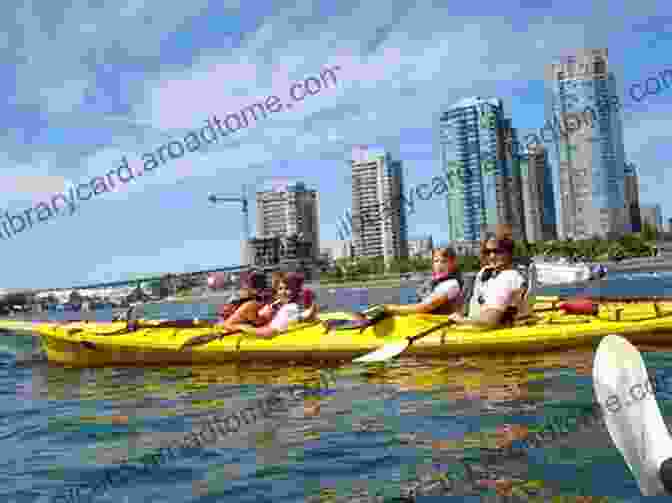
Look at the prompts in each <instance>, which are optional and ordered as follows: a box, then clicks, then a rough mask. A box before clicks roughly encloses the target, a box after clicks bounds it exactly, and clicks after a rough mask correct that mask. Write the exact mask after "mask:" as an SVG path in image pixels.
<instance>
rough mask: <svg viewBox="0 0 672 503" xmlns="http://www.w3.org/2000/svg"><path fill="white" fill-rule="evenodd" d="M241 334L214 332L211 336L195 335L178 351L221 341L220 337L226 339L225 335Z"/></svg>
mask: <svg viewBox="0 0 672 503" xmlns="http://www.w3.org/2000/svg"><path fill="white" fill-rule="evenodd" d="M239 333H241V331H240V330H236V331H235V332H224V333H221V332H214V333H211V334H205V335H197V336H195V337H192V338H191V339H189V340H188V341H187V342H185V343H184V344H182V346H180V351H183V350H185V349H186V348H190V347H192V346H200V345H202V344H208V343H209V342H212V341H214V340H217V339H221V338H222V337H226V336H227V335H234V334H239Z"/></svg>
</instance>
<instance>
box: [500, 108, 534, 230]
mask: <svg viewBox="0 0 672 503" xmlns="http://www.w3.org/2000/svg"><path fill="white" fill-rule="evenodd" d="M520 154H521V153H520V144H519V142H518V132H517V130H516V128H514V127H513V126H512V124H511V119H504V120H503V121H502V127H501V128H498V129H497V159H498V160H499V161H500V162H499V164H500V165H501V167H502V171H503V173H502V176H499V175H498V176H497V208H498V211H497V219H498V221H499V222H505V223H507V224H509V225H511V234H512V237H513V239H517V240H525V239H528V238H527V231H526V228H525V205H524V203H523V185H522V179H521V176H520Z"/></svg>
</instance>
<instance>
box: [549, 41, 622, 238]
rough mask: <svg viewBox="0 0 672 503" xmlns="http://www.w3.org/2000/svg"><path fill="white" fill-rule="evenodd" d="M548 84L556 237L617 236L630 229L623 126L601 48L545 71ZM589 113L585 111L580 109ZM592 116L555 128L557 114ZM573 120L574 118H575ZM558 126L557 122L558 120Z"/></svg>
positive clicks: (566, 58) (613, 80)
mask: <svg viewBox="0 0 672 503" xmlns="http://www.w3.org/2000/svg"><path fill="white" fill-rule="evenodd" d="M546 80H547V82H548V84H549V85H550V87H551V100H550V105H551V106H550V115H551V116H552V117H553V120H554V126H555V127H553V132H552V136H553V142H552V143H553V148H551V146H550V145H549V150H550V151H551V152H552V154H553V156H554V161H556V162H554V164H555V166H557V169H556V170H555V172H554V180H553V181H554V184H553V185H554V191H555V195H556V200H557V201H558V202H559V204H558V206H557V208H556V212H557V222H558V226H559V228H558V234H559V235H560V238H566V237H574V238H578V239H581V238H589V237H592V236H593V235H598V236H602V237H616V236H620V235H622V234H623V233H625V232H627V231H629V229H630V223H629V217H628V215H629V211H628V209H626V204H625V193H624V192H625V190H624V189H625V187H624V185H625V173H624V166H625V152H624V147H623V126H622V123H621V119H620V114H619V113H618V112H617V110H616V107H615V105H614V104H613V103H614V99H615V98H617V91H616V81H615V78H614V74H613V73H611V72H609V69H608V61H607V50H606V49H591V50H587V49H586V50H580V51H576V53H575V54H573V55H569V56H565V57H563V58H561V60H560V62H558V63H553V64H551V65H549V66H548V68H547V70H546ZM586 111H587V112H588V114H585V113H583V112H586ZM582 113H583V116H584V117H585V116H587V115H588V116H589V115H592V116H593V120H592V121H590V122H591V123H590V124H588V122H587V121H586V122H585V125H584V126H583V127H581V128H580V129H578V130H577V131H573V132H568V131H567V126H566V125H565V129H564V130H563V129H562V127H560V129H559V130H558V120H557V118H558V117H563V118H564V120H565V121H566V120H567V119H569V118H571V115H572V114H582ZM575 123H576V122H575ZM560 126H562V124H560Z"/></svg>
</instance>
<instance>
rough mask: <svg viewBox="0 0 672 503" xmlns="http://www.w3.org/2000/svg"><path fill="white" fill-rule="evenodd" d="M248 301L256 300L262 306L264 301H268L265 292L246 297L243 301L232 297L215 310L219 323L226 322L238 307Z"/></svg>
mask: <svg viewBox="0 0 672 503" xmlns="http://www.w3.org/2000/svg"><path fill="white" fill-rule="evenodd" d="M250 300H256V301H257V302H259V303H260V304H263V303H264V301H269V298H268V294H267V292H261V293H260V294H259V295H257V296H256V297H248V298H244V299H241V298H240V297H239V296H236V297H233V298H231V299H229V302H227V303H226V304H222V305H221V306H219V308H217V315H218V316H219V317H220V318H221V319H220V321H226V320H228V319H229V318H230V317H231V316H232V315H233V313H235V312H236V311H237V310H238V308H239V307H240V306H242V305H243V304H244V303H245V302H247V301H250Z"/></svg>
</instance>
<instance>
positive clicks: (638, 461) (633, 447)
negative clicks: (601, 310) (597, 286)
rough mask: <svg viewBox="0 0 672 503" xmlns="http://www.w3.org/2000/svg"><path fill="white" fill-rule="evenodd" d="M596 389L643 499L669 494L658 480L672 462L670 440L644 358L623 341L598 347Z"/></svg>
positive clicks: (610, 340) (610, 338) (614, 338)
mask: <svg viewBox="0 0 672 503" xmlns="http://www.w3.org/2000/svg"><path fill="white" fill-rule="evenodd" d="M593 388H594V390H595V396H596V398H597V401H598V403H599V404H600V407H601V409H602V413H603V417H604V422H605V424H606V425H607V429H608V431H609V435H610V436H611V439H612V441H613V442H614V445H615V446H616V448H617V449H618V450H619V451H620V453H621V455H622V456H623V458H624V459H625V462H626V463H627V465H628V468H630V472H631V473H632V475H633V476H634V477H635V480H637V483H638V484H639V489H640V491H641V492H642V494H643V495H644V496H654V495H657V494H665V490H664V488H663V485H662V483H661V481H660V479H659V476H658V474H659V469H660V466H661V464H662V462H663V461H664V460H665V459H667V458H672V438H670V434H669V432H668V430H667V426H665V422H664V421H663V417H662V416H661V414H660V409H659V408H658V403H657V402H656V397H655V394H654V387H653V383H651V382H649V376H648V374H647V372H646V367H645V365H644V361H643V360H642V356H641V355H640V353H639V351H637V349H636V348H635V347H634V346H633V345H632V344H630V343H629V342H628V341H627V340H626V339H624V338H623V337H620V336H618V335H608V336H607V337H605V338H604V339H602V341H601V342H600V345H599V346H598V348H597V352H596V354H595V361H594V365H593Z"/></svg>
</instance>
